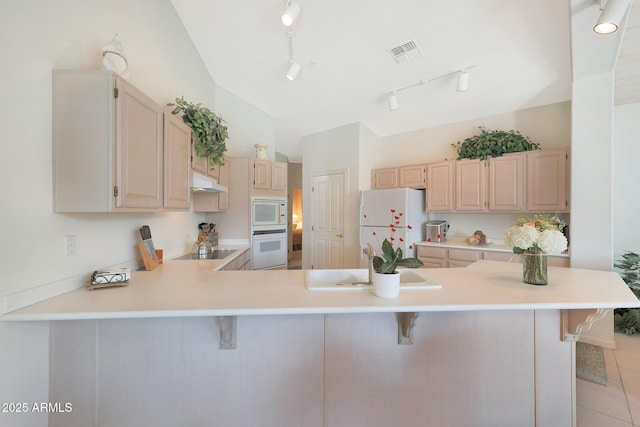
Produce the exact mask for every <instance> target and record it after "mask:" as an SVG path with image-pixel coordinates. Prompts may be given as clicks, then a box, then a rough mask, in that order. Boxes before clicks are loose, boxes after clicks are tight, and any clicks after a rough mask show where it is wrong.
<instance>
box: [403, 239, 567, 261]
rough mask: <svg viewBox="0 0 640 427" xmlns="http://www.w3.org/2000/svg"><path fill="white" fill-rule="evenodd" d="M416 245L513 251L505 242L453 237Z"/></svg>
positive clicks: (562, 254) (563, 255)
mask: <svg viewBox="0 0 640 427" xmlns="http://www.w3.org/2000/svg"><path fill="white" fill-rule="evenodd" d="M416 246H432V247H436V248H446V249H469V250H476V251H491V252H508V253H513V250H511V249H510V248H508V247H506V246H505V245H504V243H503V242H496V243H490V244H488V245H470V244H468V243H467V242H465V241H464V240H458V239H452V240H447V241H445V242H440V243H436V242H418V243H416ZM549 256H557V257H568V256H569V254H568V253H566V252H564V253H561V254H559V255H549Z"/></svg>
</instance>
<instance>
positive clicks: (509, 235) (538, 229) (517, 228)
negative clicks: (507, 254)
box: [504, 214, 567, 255]
mask: <svg viewBox="0 0 640 427" xmlns="http://www.w3.org/2000/svg"><path fill="white" fill-rule="evenodd" d="M564 226H565V222H564V221H562V220H561V219H560V218H559V217H558V216H555V215H554V216H549V215H547V214H540V215H535V216H534V217H533V218H532V219H530V218H518V219H517V220H516V225H514V226H512V227H510V228H509V229H507V231H506V232H505V234H504V244H505V246H507V247H508V248H512V249H513V253H515V254H523V253H530V254H547V255H558V254H561V253H562V252H564V251H566V250H567V238H566V237H565V235H564V234H563V233H562V231H561V230H562V229H563V228H564Z"/></svg>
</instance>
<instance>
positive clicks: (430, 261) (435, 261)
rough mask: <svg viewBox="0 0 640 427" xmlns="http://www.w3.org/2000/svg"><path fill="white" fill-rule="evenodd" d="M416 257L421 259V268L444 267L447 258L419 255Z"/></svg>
mask: <svg viewBox="0 0 640 427" xmlns="http://www.w3.org/2000/svg"><path fill="white" fill-rule="evenodd" d="M418 259H419V260H420V261H422V267H421V268H445V267H446V266H447V260H445V259H444V258H430V257H422V256H419V257H418Z"/></svg>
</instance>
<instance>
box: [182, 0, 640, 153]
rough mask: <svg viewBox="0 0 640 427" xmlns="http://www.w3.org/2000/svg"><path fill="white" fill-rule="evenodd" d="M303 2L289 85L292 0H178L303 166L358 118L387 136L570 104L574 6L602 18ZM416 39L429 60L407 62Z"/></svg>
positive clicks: (459, 4)
mask: <svg viewBox="0 0 640 427" xmlns="http://www.w3.org/2000/svg"><path fill="white" fill-rule="evenodd" d="M297 1H298V3H299V4H300V6H301V7H302V13H301V15H300V16H299V18H298V20H297V21H296V22H295V24H294V27H293V28H294V35H293V38H292V47H293V50H292V53H293V58H294V59H295V61H297V62H299V63H300V64H301V65H302V71H301V72H300V74H299V75H298V77H297V78H296V79H295V80H294V81H289V80H288V79H286V78H285V73H286V72H287V69H288V66H289V58H290V49H289V37H288V36H287V32H286V29H285V27H284V26H283V25H282V24H281V22H280V13H281V12H282V10H283V9H284V7H285V3H286V1H285V0H236V1H231V2H230V1H222V0H172V3H173V5H174V7H175V9H176V11H177V13H178V15H179V16H180V18H181V20H182V21H183V23H184V25H185V28H186V29H187V31H188V33H189V35H190V37H191V38H192V40H193V42H194V44H195V46H196V49H197V50H198V52H199V53H200V55H201V57H202V59H203V61H204V64H205V65H206V67H207V68H208V70H209V72H210V73H211V76H212V78H213V79H214V80H215V82H216V83H217V84H218V85H219V86H222V87H224V88H225V89H226V90H228V91H230V92H231V93H234V94H235V95H237V96H239V97H240V98H242V99H244V100H246V101H247V102H249V103H251V104H253V105H255V106H256V107H258V108H260V109H261V110H263V111H264V112H266V113H267V114H269V115H270V116H272V117H273V118H274V119H275V123H276V149H277V151H279V152H281V153H283V154H285V155H287V156H288V157H289V159H290V160H291V161H299V160H300V159H301V148H300V138H301V137H302V136H304V135H308V134H312V133H315V132H319V131H323V130H327V129H331V128H334V127H338V126H342V125H345V124H350V123H354V122H362V123H364V124H365V125H366V126H368V127H369V128H370V129H371V130H372V131H374V132H375V133H376V134H378V135H379V136H387V135H393V134H397V133H402V132H408V131H412V130H416V129H421V128H426V127H432V126H438V125H442V124H447V123H453V122H458V121H463V120H468V119H473V118H478V117H484V116H488V115H493V114H499V113H504V112H510V111H514V110H518V109H522V108H527V107H534V106H539V105H546V104H550V103H556V102H561V101H566V100H569V99H571V78H572V63H571V61H572V52H571V37H572V35H571V22H572V13H573V12H572V9H574V8H575V3H576V2H580V3H581V8H582V9H587V10H588V12H589V13H590V14H591V15H593V14H595V15H596V17H597V14H598V5H597V2H596V1H595V0H563V1H558V0H535V1H534V0H520V1H513V0H448V1H440V0H397V1H393V2H390V1H387V0H351V1H337V0H322V1H312V0H297ZM635 1H636V2H639V1H640V0H635ZM589 19H590V18H589ZM574 37H575V35H574ZM635 37H636V38H635V40H636V41H635V42H634V43H633V44H635V46H637V45H638V38H637V37H638V35H637V33H636V36H635ZM407 42H415V44H416V46H417V47H418V49H419V53H420V54H421V55H420V56H419V57H417V58H412V59H411V60H409V61H406V62H402V63H398V62H397V61H396V60H395V59H394V57H393V55H391V53H390V49H391V48H393V47H396V46H399V45H402V44H405V43H407ZM635 55H637V51H636V52H635ZM636 61H637V59H636ZM635 64H636V65H635V67H637V64H638V62H636V63H635ZM468 67H474V68H472V69H471V70H470V79H469V87H468V90H466V91H464V92H457V91H456V76H455V74H453V75H450V76H447V77H443V78H439V79H436V80H433V81H429V80H431V79H433V78H434V77H439V76H442V75H445V74H448V73H451V72H455V71H457V70H460V69H465V68H468ZM636 69H637V68H636ZM620 78H621V79H622V78H623V76H622V75H620ZM419 82H424V84H418V85H417V86H415V87H412V88H410V89H406V90H402V91H400V92H399V93H398V109H397V110H396V111H390V110H389V108H388V105H387V96H388V94H389V93H390V92H392V91H394V90H397V89H400V88H404V87H407V86H411V85H415V84H417V83H419ZM630 84H631V83H630ZM633 84H637V83H633ZM194 101H197V100H194Z"/></svg>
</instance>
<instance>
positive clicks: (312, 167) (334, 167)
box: [302, 123, 361, 268]
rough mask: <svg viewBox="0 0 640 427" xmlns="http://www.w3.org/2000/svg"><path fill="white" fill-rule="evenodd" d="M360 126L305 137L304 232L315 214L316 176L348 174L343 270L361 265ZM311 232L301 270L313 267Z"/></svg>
mask: <svg viewBox="0 0 640 427" xmlns="http://www.w3.org/2000/svg"><path fill="white" fill-rule="evenodd" d="M360 132H361V125H360V123H353V124H350V125H345V126H341V127H338V128H335V129H330V130H327V131H324V132H319V133H315V134H313V135H307V136H305V137H303V138H302V194H303V200H302V210H303V212H304V213H305V229H306V230H309V229H310V226H311V223H310V222H309V221H310V220H312V216H313V212H312V209H311V185H312V183H313V177H314V176H317V175H324V174H328V173H331V172H336V171H346V181H345V192H346V194H345V196H346V199H347V203H346V206H345V224H344V225H345V228H344V231H345V232H344V267H345V268H354V267H357V266H358V248H359V241H358V240H359V236H358V209H359V208H358V203H359V200H360V197H359V194H360V193H359V191H358V190H359V183H358V181H359V173H360V172H359V170H360V169H359V168H360V166H359V154H360V149H359V145H360ZM311 237H312V233H310V232H306V233H303V235H302V239H303V241H302V247H303V248H305V249H307V250H305V251H303V252H302V268H311V264H312V260H311V256H312V254H311V252H312V251H311V250H310V249H311Z"/></svg>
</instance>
